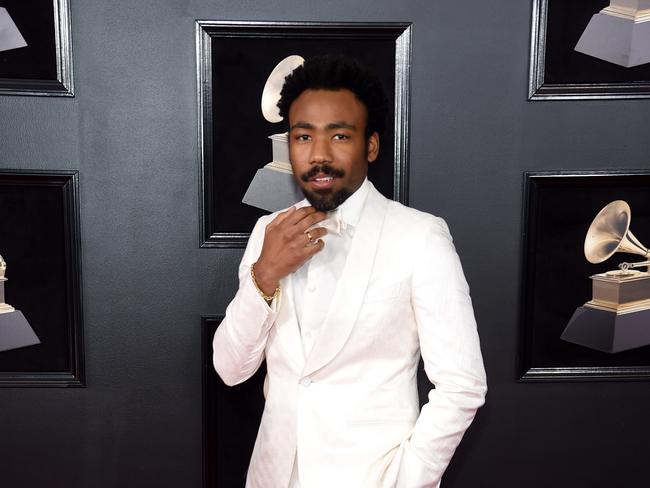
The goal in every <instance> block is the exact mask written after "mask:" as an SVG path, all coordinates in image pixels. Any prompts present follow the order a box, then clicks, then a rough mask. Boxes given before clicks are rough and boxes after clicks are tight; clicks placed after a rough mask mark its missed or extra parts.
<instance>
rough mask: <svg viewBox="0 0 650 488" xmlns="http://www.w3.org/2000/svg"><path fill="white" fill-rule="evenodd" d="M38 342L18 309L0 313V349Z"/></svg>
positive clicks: (4, 349)
mask: <svg viewBox="0 0 650 488" xmlns="http://www.w3.org/2000/svg"><path fill="white" fill-rule="evenodd" d="M40 343H41V341H40V340H39V339H38V337H37V336H36V334H35V333H34V331H33V330H32V328H31V327H30V326H29V323H28V322H27V319H26V318H25V316H24V315H23V313H22V312H21V311H20V310H14V311H13V312H7V313H3V314H0V351H8V350H9V349H18V348H19V347H25V346H33V345H34V344H40Z"/></svg>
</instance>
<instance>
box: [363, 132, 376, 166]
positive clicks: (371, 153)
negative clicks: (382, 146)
mask: <svg viewBox="0 0 650 488" xmlns="http://www.w3.org/2000/svg"><path fill="white" fill-rule="evenodd" d="M366 155H367V156H366V157H367V159H368V162H369V163H372V162H373V161H374V160H375V159H377V156H378V155H379V134H377V133H376V132H373V133H372V134H370V137H368V141H367V143H366Z"/></svg>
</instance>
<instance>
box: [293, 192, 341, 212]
mask: <svg viewBox="0 0 650 488" xmlns="http://www.w3.org/2000/svg"><path fill="white" fill-rule="evenodd" d="M302 193H303V194H304V195H305V198H306V199H307V201H308V202H309V203H310V204H311V206H312V207H314V208H315V209H316V210H318V211H320V212H331V211H332V210H334V209H335V208H337V207H338V206H339V205H341V204H342V203H343V202H345V201H346V200H347V199H348V197H349V196H350V195H351V193H350V192H349V191H348V190H347V189H345V188H341V189H340V190H336V191H332V190H331V189H326V190H321V191H319V190H314V191H312V190H307V189H305V188H303V189H302Z"/></svg>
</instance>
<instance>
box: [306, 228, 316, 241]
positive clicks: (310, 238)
mask: <svg viewBox="0 0 650 488" xmlns="http://www.w3.org/2000/svg"><path fill="white" fill-rule="evenodd" d="M305 234H307V239H309V242H314V236H312V235H311V232H309V231H307V232H305Z"/></svg>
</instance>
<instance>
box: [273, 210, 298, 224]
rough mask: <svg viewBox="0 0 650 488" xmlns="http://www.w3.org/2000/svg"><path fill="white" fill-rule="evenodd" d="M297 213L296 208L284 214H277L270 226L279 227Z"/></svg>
mask: <svg viewBox="0 0 650 488" xmlns="http://www.w3.org/2000/svg"><path fill="white" fill-rule="evenodd" d="M295 212H296V207H291V208H288V209H287V210H285V211H284V212H280V213H279V214H277V215H276V216H275V218H274V219H273V220H271V222H269V225H278V224H280V223H281V222H283V221H284V220H286V218H287V217H289V216H290V215H292V214H293V213H295Z"/></svg>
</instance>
